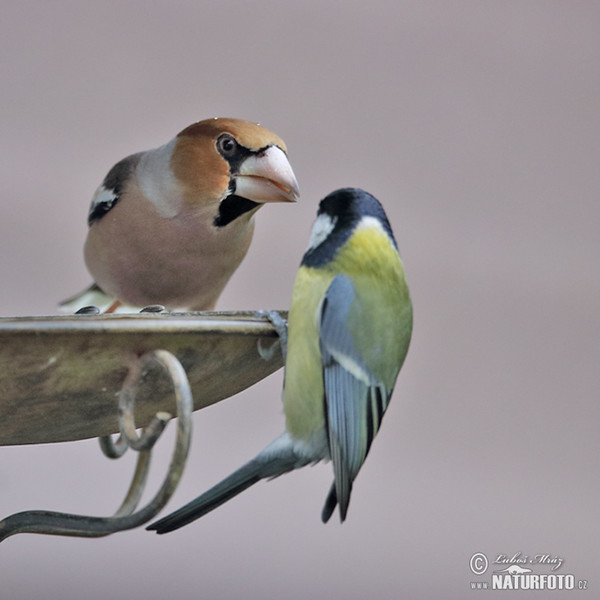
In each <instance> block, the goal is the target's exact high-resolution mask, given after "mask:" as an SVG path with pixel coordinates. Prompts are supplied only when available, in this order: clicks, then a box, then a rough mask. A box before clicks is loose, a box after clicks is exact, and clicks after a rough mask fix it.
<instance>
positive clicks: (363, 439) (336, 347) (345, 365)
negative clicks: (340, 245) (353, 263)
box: [319, 275, 387, 522]
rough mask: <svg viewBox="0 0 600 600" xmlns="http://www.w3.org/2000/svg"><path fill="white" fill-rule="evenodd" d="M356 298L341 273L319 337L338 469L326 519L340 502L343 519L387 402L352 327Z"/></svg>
mask: <svg viewBox="0 0 600 600" xmlns="http://www.w3.org/2000/svg"><path fill="white" fill-rule="evenodd" d="M355 301H356V293H355V289H354V285H353V283H352V281H351V280H350V279H349V278H348V277H347V276H345V275H337V276H336V277H335V278H334V279H333V281H332V282H331V284H330V286H329V288H328V290H327V293H326V295H325V298H324V300H323V304H322V308H321V319H320V336H319V341H320V349H321V356H322V361H323V383H324V392H325V412H326V419H327V430H328V440H329V450H330V453H331V461H332V463H333V472H334V485H333V487H332V489H331V491H330V494H329V497H328V499H327V502H326V503H325V507H324V508H323V513H322V515H321V517H322V519H323V521H325V522H326V521H327V520H328V519H329V518H330V517H331V514H332V512H333V510H334V509H335V506H336V504H337V503H339V505H340V516H341V518H342V521H343V520H344V519H345V517H346V512H347V509H348V503H349V501H350V493H351V491H352V482H353V480H354V478H355V477H356V475H357V474H358V471H359V470H360V467H361V466H362V464H363V462H364V460H365V458H366V456H367V453H368V451H369V447H370V445H371V442H372V440H373V437H374V436H375V434H376V433H377V430H378V429H379V425H380V423H381V417H382V416H383V412H384V410H385V406H386V405H387V393H386V390H385V387H384V386H383V384H382V383H381V382H379V381H378V380H377V378H376V377H375V376H374V375H373V373H372V372H371V371H370V370H369V368H368V367H367V365H366V363H365V360H364V358H363V357H362V356H361V354H360V352H359V351H358V350H357V348H356V344H355V342H354V339H353V337H352V333H351V331H350V328H349V327H348V318H349V315H350V309H351V307H352V305H353V303H354V302H355Z"/></svg>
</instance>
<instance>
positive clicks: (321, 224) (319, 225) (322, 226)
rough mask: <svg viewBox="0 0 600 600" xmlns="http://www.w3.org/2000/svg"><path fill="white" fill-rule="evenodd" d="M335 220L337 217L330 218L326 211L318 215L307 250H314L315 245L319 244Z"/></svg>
mask: <svg viewBox="0 0 600 600" xmlns="http://www.w3.org/2000/svg"><path fill="white" fill-rule="evenodd" d="M336 222H337V217H334V218H332V217H331V216H329V215H328V214H326V213H323V214H321V215H319V216H318V217H317V219H316V221H315V224H314V225H313V228H312V232H311V234H310V239H309V241H308V250H314V249H315V248H316V247H317V246H320V245H321V244H322V243H323V242H324V241H325V240H326V239H327V237H328V236H329V234H330V233H331V232H332V231H333V228H334V227H335V224H336Z"/></svg>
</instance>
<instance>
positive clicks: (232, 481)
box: [148, 188, 412, 533]
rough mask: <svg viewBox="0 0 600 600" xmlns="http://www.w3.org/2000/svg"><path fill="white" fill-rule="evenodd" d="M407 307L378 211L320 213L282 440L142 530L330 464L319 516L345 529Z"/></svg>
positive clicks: (355, 197) (293, 346) (345, 195)
mask: <svg viewBox="0 0 600 600" xmlns="http://www.w3.org/2000/svg"><path fill="white" fill-rule="evenodd" d="M411 332H412V304H411V300H410V295H409V290H408V286H407V283H406V278H405V274H404V266H403V263H402V260H401V258H400V255H399V253H398V247H397V245H396V240H395V239H394V235H393V233H392V229H391V227H390V224H389V221H388V219H387V217H386V214H385V212H384V210H383V207H382V206H381V204H380V203H379V201H378V200H377V199H376V198H375V197H373V196H372V195H370V194H368V193H367V192H365V191H363V190H361V189H357V188H345V189H340V190H337V191H335V192H333V193H331V194H329V195H328V196H327V197H326V198H325V199H323V200H322V201H321V203H320V205H319V209H318V213H317V219H316V221H315V223H314V225H313V228H312V234H311V237H310V241H309V245H308V249H307V251H306V253H305V254H304V257H303V259H302V263H301V266H300V269H299V271H298V275H297V278H296V282H295V285H294V291H293V296H292V302H291V307H290V311H289V317H288V340H287V357H286V361H285V373H284V385H283V406H284V412H285V432H284V433H283V434H282V435H281V436H280V437H278V438H277V439H276V440H275V441H274V442H272V443H271V444H270V445H269V446H267V447H266V448H265V449H264V450H263V451H262V452H260V453H259V454H258V455H257V456H256V457H255V458H253V459H252V460H251V461H250V462H248V463H246V464H245V465H244V466H242V467H241V468H240V469H238V470H237V471H235V472H234V473H232V474H231V475H230V476H229V477H227V478H226V479H224V480H223V481H221V482H220V483H218V484H217V485H216V486H214V487H213V488H211V489H209V490H208V491H207V492H205V493H204V494H202V495H201V496H199V497H198V498H196V499H195V500H193V501H192V502H190V503H189V504H187V505H185V506H184V507H182V508H181V509H179V510H177V511H175V512H174V513H172V514H171V515H169V516H167V517H165V518H163V519H160V520H159V521H157V522H155V523H153V524H152V525H151V526H149V527H148V529H150V530H154V531H156V532H158V533H167V532H169V531H173V530H174V529H178V528H179V527H182V526H183V525H186V524H188V523H190V522H191V521H194V520H195V519H198V518H199V517H201V516H203V515H205V514H206V513H208V512H209V511H211V510H213V509H215V508H217V507H218V506H220V505H221V504H223V503H224V502H226V501H227V500H230V499H231V498H233V497H234V496H235V495H237V494H239V493H240V492H242V491H243V490H245V489H246V488H248V487H249V486H251V485H253V484H255V483H256V482H258V481H259V480H261V479H269V478H272V477H277V476H278V475H281V474H283V473H287V472H288V471H292V470H293V469H297V468H300V467H303V466H305V465H309V464H313V463H316V462H318V461H320V460H331V461H332V463H333V475H334V482H333V485H332V487H331V490H330V492H329V495H328V496H327V499H326V502H325V506H324V508H323V511H322V515H321V517H322V520H323V522H327V521H328V520H329V518H330V517H331V515H332V513H333V511H334V510H335V507H336V506H337V505H339V508H340V518H341V521H344V519H345V518H346V513H347V510H348V503H349V501H350V493H351V491H352V484H353V481H354V479H355V478H356V476H357V474H358V471H359V470H360V468H361V466H362V464H363V462H364V460H365V458H366V456H367V453H368V452H369V448H370V446H371V442H372V441H373V438H374V437H375V435H376V433H377V432H378V431H379V427H380V426H381V420H382V418H383V415H384V413H385V411H386V409H387V407H388V403H389V401H390V397H391V395H392V391H393V389H394V384H395V382H396V377H397V375H398V372H399V371H400V368H401V367H402V364H403V362H404V358H405V356H406V353H407V351H408V346H409V343H410V338H411Z"/></svg>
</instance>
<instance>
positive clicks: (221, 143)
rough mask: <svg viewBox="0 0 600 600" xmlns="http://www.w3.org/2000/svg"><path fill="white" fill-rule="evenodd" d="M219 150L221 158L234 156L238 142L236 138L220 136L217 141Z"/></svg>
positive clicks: (227, 135) (226, 134)
mask: <svg viewBox="0 0 600 600" xmlns="http://www.w3.org/2000/svg"><path fill="white" fill-rule="evenodd" d="M217 150H218V151H219V153H220V154H221V156H223V157H225V158H228V157H230V156H233V155H234V154H235V151H236V150H237V142H236V141H235V138H234V137H233V136H231V135H229V134H228V133H224V134H223V135H220V136H219V138H218V139H217Z"/></svg>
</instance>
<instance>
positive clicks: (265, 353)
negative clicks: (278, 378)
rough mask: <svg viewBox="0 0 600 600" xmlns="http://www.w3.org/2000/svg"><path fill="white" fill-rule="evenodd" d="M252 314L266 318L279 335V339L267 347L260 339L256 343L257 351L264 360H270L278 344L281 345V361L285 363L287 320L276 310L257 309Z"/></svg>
mask: <svg viewBox="0 0 600 600" xmlns="http://www.w3.org/2000/svg"><path fill="white" fill-rule="evenodd" d="M254 316H255V317H262V318H265V319H267V320H268V321H269V322H270V323H271V325H273V328H274V329H275V331H276V333H277V335H278V336H279V339H278V340H277V341H276V342H275V343H274V344H272V345H271V346H269V347H268V348H265V347H264V345H263V344H262V340H260V341H259V343H258V353H259V354H260V355H261V357H262V358H264V359H265V360H270V359H271V358H273V354H274V353H275V350H276V349H277V346H278V345H279V346H280V347H281V354H282V355H283V362H284V364H285V359H286V356H287V339H288V327H287V321H286V320H285V319H284V318H283V317H282V316H281V315H280V314H279V312H277V311H276V310H259V311H257V312H255V313H254Z"/></svg>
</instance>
